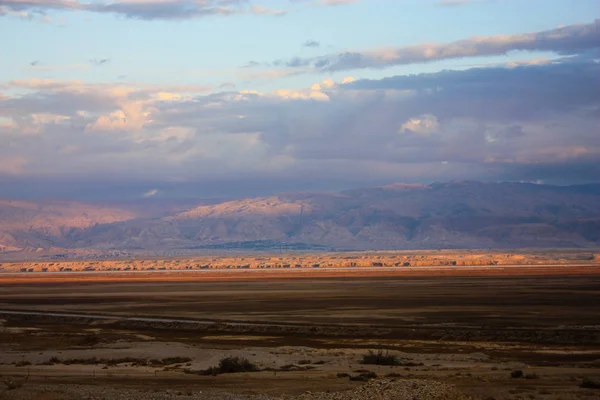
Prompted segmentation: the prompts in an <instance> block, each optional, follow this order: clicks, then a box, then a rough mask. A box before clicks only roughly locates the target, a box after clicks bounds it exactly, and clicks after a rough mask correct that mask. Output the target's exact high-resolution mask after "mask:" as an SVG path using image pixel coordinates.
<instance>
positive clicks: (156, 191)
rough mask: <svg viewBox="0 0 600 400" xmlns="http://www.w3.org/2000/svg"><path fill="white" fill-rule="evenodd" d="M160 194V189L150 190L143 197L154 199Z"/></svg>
mask: <svg viewBox="0 0 600 400" xmlns="http://www.w3.org/2000/svg"><path fill="white" fill-rule="evenodd" d="M157 194H158V189H152V190H148V191H147V192H146V193H144V194H142V197H154V196H156V195H157Z"/></svg>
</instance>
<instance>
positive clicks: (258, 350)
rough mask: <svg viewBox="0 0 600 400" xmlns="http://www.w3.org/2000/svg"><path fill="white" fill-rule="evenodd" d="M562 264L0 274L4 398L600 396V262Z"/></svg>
mask: <svg viewBox="0 0 600 400" xmlns="http://www.w3.org/2000/svg"><path fill="white" fill-rule="evenodd" d="M491 268H498V267H491ZM560 268H563V272H564V273H563V274H560V273H559V272H560V271H554V273H553V274H548V275H546V274H544V269H540V270H538V273H537V274H535V273H533V272H532V273H531V274H529V275H519V274H518V272H516V271H517V270H516V269H505V270H503V271H504V272H503V273H502V274H499V275H492V274H489V270H484V269H479V270H477V269H474V270H471V271H470V275H467V276H465V275H462V276H461V275H454V276H453V275H444V274H443V272H440V271H439V270H438V271H437V272H435V271H427V272H426V273H423V274H422V276H414V275H412V276H411V275H402V274H401V273H396V274H395V275H391V276H378V273H377V272H378V271H375V272H372V274H371V275H368V276H364V275H363V276H351V275H350V276H346V274H345V272H344V271H337V275H336V276H319V275H318V274H317V275H313V276H311V277H310V278H308V279H307V278H302V277H298V275H295V274H290V275H288V278H287V279H286V278H285V277H284V275H285V273H283V271H282V273H283V275H282V274H277V276H276V277H274V278H273V277H271V278H269V279H267V278H265V279H261V275H263V276H266V275H268V272H267V271H256V272H255V274H257V275H253V277H252V278H248V277H247V275H243V274H244V273H246V271H231V272H229V275H226V274H223V275H218V277H217V278H214V279H210V280H203V279H202V276H198V275H197V276H195V277H194V278H193V279H192V280H189V281H186V280H181V281H177V280H169V279H165V280H163V281H161V280H160V279H159V278H156V279H154V280H151V281H143V280H141V279H138V280H136V281H131V282H127V281H125V282H124V281H122V280H121V279H120V278H112V279H111V278H110V277H107V278H106V279H105V280H104V281H94V280H85V281H77V280H74V281H72V282H69V281H68V280H67V281H64V282H57V281H53V280H49V281H46V282H44V280H40V279H36V280H33V281H31V282H30V283H28V282H26V281H24V280H18V281H17V280H15V281H13V283H9V282H8V281H4V282H3V288H2V291H1V292H0V309H1V310H3V311H2V312H0V319H2V320H3V321H4V322H3V324H2V328H1V330H0V343H1V345H0V346H2V347H1V348H0V350H1V351H0V374H1V375H2V376H3V377H4V379H5V382H8V383H5V385H6V386H7V389H6V390H4V389H2V390H4V392H0V393H2V394H1V395H0V396H3V397H0V398H6V399H20V398H24V399H25V398H27V399H28V398H31V399H36V398H39V399H63V398H78V396H79V397H81V398H106V399H108V398H115V399H119V398H131V399H135V398H140V399H141V398H144V399H145V398H157V399H162V398H206V399H211V398H214V399H238V398H239V399H242V398H263V399H266V398H267V397H268V398H301V399H317V398H318V399H357V400H358V399H367V398H368V399H380V398H381V399H405V398H406V399H413V398H418V399H429V398H431V399H436V398H437V399H460V398H473V399H492V398H493V399H497V400H500V399H580V398H581V399H586V398H589V399H592V398H598V395H599V394H600V392H599V391H598V389H594V388H593V384H594V382H596V381H597V380H598V379H600V369H599V368H600V326H599V325H598V315H599V307H598V305H597V299H598V296H599V295H600V271H597V267H593V266H591V267H586V268H584V267H581V268H579V269H576V270H575V272H577V271H580V272H581V273H573V272H574V271H573V270H569V267H568V266H565V267H560ZM288 272H291V271H288ZM323 272H325V271H323ZM334 272H335V271H334ZM235 274H241V276H242V277H246V278H247V279H230V277H231V276H233V275H235ZM25 276H27V277H31V278H32V277H33V275H30V274H25ZM158 276H159V277H160V276H164V277H165V278H168V275H160V274H158ZM8 310H11V311H12V312H8ZM370 350H372V351H375V353H376V354H377V352H381V354H382V355H388V356H389V355H391V356H392V357H393V358H394V359H395V360H396V362H394V363H392V364H396V365H365V364H362V363H361V361H362V360H363V356H364V355H365V354H367V352H368V351H370ZM228 356H232V357H245V358H247V359H248V360H249V361H250V362H251V363H253V364H254V365H255V366H256V369H257V370H258V371H257V372H242V373H233V374H220V373H219V374H216V375H214V374H213V375H211V374H208V375H205V373H204V372H203V371H207V370H209V369H210V368H211V367H214V366H215V365H218V364H219V360H221V359H222V358H223V357H228ZM519 371H522V374H521V373H520V372H519ZM511 374H512V375H513V376H514V377H512V376H511ZM370 379H373V380H371V382H370V383H367V384H366V386H364V385H365V381H368V380H370ZM9 384H13V385H14V386H15V387H14V388H13V389H12V390H8V387H9V386H8V385H9ZM586 385H587V386H589V387H586ZM580 386H583V387H580ZM348 390H350V392H348ZM307 391H309V392H310V393H306V392H307ZM327 392H330V393H327ZM225 393H230V394H225ZM36 396H37V397H36ZM44 396H45V397H44ZM86 396H88V397H86ZM298 396H299V397H298Z"/></svg>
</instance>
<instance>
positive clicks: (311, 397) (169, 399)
mask: <svg viewBox="0 0 600 400" xmlns="http://www.w3.org/2000/svg"><path fill="white" fill-rule="evenodd" d="M0 398H2V399H6V400H13V399H14V400H17V399H18V400H62V399H81V400H179V399H188V400H196V399H198V400H200V399H202V400H414V399H424V400H425V399H426V400H462V399H464V400H467V399H468V397H467V396H465V395H464V394H462V393H461V392H460V391H459V390H457V389H456V388H455V387H453V386H451V385H447V384H444V383H441V382H435V381H426V380H418V379H407V380H404V379H403V380H377V381H371V382H368V383H366V384H364V385H363V386H361V387H359V388H357V389H354V390H348V391H343V392H329V393H327V392H319V393H312V392H310V391H307V392H306V393H304V394H302V395H299V396H283V397H269V396H264V395H236V394H230V393H210V392H201V391H197V392H192V391H185V392H184V391H177V390H166V391H141V390H131V389H119V390H116V389H113V388H110V387H108V388H107V387H97V386H90V385H63V386H59V387H56V386H43V385H40V386H35V387H32V388H29V389H27V388H25V389H20V390H11V391H5V392H4V393H1V394H0Z"/></svg>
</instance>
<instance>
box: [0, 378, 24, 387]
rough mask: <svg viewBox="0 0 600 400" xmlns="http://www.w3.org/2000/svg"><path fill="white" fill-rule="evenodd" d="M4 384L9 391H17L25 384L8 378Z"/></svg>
mask: <svg viewBox="0 0 600 400" xmlns="http://www.w3.org/2000/svg"><path fill="white" fill-rule="evenodd" d="M2 382H3V383H4V386H6V389H7V390H15V389H19V388H21V387H22V386H23V382H20V381H15V380H13V379H11V378H6V379H4V380H3V381H2Z"/></svg>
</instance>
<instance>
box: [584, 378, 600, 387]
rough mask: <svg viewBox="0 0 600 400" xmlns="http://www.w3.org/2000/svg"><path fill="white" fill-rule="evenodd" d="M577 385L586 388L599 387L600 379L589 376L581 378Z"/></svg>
mask: <svg viewBox="0 0 600 400" xmlns="http://www.w3.org/2000/svg"><path fill="white" fill-rule="evenodd" d="M579 387H581V388H586V389H600V381H595V380H592V379H590V378H583V382H581V384H580V385H579Z"/></svg>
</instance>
